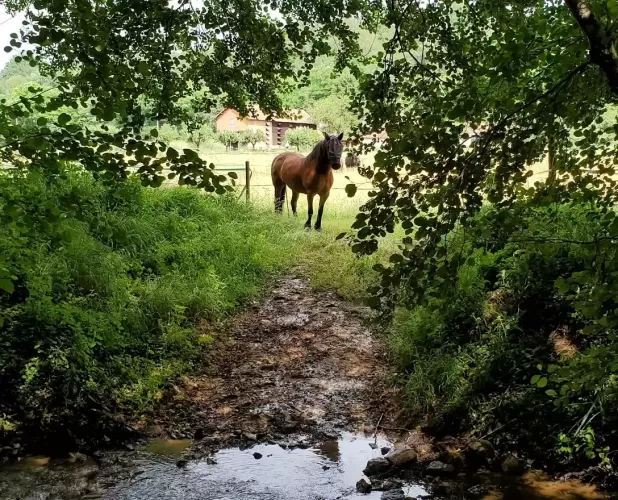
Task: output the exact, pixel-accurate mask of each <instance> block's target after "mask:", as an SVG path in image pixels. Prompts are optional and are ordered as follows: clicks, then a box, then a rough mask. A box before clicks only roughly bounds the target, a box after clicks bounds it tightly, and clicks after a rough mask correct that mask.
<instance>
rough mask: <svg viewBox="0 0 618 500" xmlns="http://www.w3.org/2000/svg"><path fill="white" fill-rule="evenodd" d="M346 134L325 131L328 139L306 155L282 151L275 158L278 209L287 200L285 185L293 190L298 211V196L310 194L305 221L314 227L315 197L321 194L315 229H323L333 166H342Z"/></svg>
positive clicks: (294, 205) (293, 209)
mask: <svg viewBox="0 0 618 500" xmlns="http://www.w3.org/2000/svg"><path fill="white" fill-rule="evenodd" d="M341 139H343V134H339V135H328V134H327V133H324V140H322V141H320V142H318V143H317V144H316V146H315V147H314V148H313V151H311V153H309V154H308V155H307V157H304V156H303V155H301V154H298V153H281V154H280V155H279V156H277V157H276V158H275V159H274V160H273V164H272V166H271V174H272V178H273V185H274V186H275V211H276V212H279V213H281V210H282V209H283V202H284V201H285V189H286V186H288V187H289V188H290V189H291V190H292V200H291V205H292V212H293V213H294V215H296V204H297V203H298V196H299V195H300V194H301V193H302V194H306V195H307V205H308V212H309V218H308V219H307V222H305V228H306V229H311V217H312V216H313V198H314V197H315V195H316V194H317V195H318V196H319V197H320V206H319V208H318V218H317V220H316V221H315V229H316V231H319V230H320V229H322V214H323V213H324V203H326V200H327V199H328V195H329V193H330V188H332V187H333V182H334V177H333V170H338V169H339V168H340V167H341V151H342V150H343V144H341Z"/></svg>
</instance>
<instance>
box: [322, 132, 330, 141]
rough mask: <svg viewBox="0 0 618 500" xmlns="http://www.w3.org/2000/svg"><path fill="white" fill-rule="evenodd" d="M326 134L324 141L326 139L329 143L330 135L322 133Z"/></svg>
mask: <svg viewBox="0 0 618 500" xmlns="http://www.w3.org/2000/svg"><path fill="white" fill-rule="evenodd" d="M322 133H323V134H324V139H326V140H327V141H328V139H330V135H328V134H327V133H326V132H324V131H323V132H322Z"/></svg>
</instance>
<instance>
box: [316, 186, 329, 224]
mask: <svg viewBox="0 0 618 500" xmlns="http://www.w3.org/2000/svg"><path fill="white" fill-rule="evenodd" d="M329 194H330V192H329V191H327V192H326V193H324V194H321V195H320V206H319V208H318V218H317V220H316V221H315V230H316V231H320V230H321V229H322V214H323V213H324V203H326V200H328V195H329Z"/></svg>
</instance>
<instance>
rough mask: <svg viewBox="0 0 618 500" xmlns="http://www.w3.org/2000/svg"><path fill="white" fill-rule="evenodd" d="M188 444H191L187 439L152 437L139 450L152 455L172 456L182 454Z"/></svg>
mask: <svg viewBox="0 0 618 500" xmlns="http://www.w3.org/2000/svg"><path fill="white" fill-rule="evenodd" d="M189 446H191V440H189V439H152V440H150V441H148V443H146V445H145V446H143V447H142V448H141V450H142V451H146V452H148V453H152V454H153V455H161V456H167V457H173V456H178V455H182V453H183V452H184V451H185V450H186V449H187V448H189Z"/></svg>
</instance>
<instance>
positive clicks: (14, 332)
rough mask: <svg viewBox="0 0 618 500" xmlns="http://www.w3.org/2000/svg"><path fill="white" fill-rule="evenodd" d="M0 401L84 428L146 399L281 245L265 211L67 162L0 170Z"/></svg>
mask: <svg viewBox="0 0 618 500" xmlns="http://www.w3.org/2000/svg"><path fill="white" fill-rule="evenodd" d="M0 193H2V197H1V198H0V217H1V218H2V220H3V224H2V225H1V226H0V255H1V256H2V260H1V261H0V274H2V273H4V274H3V276H0V278H1V279H2V282H1V283H0V285H2V287H1V288H2V289H3V290H2V289H0V345H1V346H2V348H1V349H0V415H2V419H3V420H2V426H3V428H5V429H8V428H14V429H18V430H20V431H24V430H32V429H34V430H37V431H41V430H53V429H58V428H64V429H72V431H71V432H72V433H73V435H79V434H80V433H82V434H88V435H89V436H91V437H92V435H93V434H94V430H93V429H94V428H98V427H100V426H102V425H105V423H109V422H110V421H112V420H113V418H112V417H114V415H117V414H122V413H134V412H140V411H144V410H147V409H148V408H149V407H151V405H152V404H153V402H154V401H156V400H157V398H158V397H159V396H160V395H161V391H162V390H163V389H164V388H165V387H166V385H167V384H168V383H169V382H170V381H171V380H173V379H174V378H176V377H178V376H179V375H180V374H182V373H185V372H186V371H187V370H189V369H190V368H191V367H192V366H194V364H195V362H196V360H197V358H198V356H199V354H200V352H201V351H202V350H203V349H207V348H208V344H209V342H204V341H203V339H201V338H199V337H198V335H197V333H196V328H195V326H196V324H198V323H202V324H204V326H205V327H206V326H207V325H208V324H212V323H214V322H217V321H220V320H221V319H223V318H224V317H225V316H226V315H228V314H230V313H233V312H234V311H236V310H237V308H238V307H239V306H241V305H242V304H243V303H244V302H245V301H246V300H247V299H248V298H250V297H252V296H254V295H255V294H256V293H258V292H259V290H260V289H261V287H262V285H263V284H264V281H265V280H266V279H267V278H268V276H270V274H271V273H273V272H274V271H275V270H277V269H278V268H279V267H280V266H287V265H288V264H289V262H290V259H291V258H292V256H293V252H290V251H289V249H290V241H289V240H288V238H287V233H286V232H285V231H282V226H281V224H280V223H279V224H278V223H276V222H275V219H274V216H271V215H267V214H264V213H261V212H260V211H259V210H257V209H251V208H249V207H246V206H244V205H241V204H237V203H236V202H235V201H234V200H233V199H231V198H225V197H223V198H220V197H219V198H216V197H212V196H210V195H204V194H201V193H200V192H198V191H195V190H191V189H186V188H175V189H167V190H151V189H149V188H144V187H142V186H141V185H140V184H139V183H138V182H137V181H133V180H130V181H128V182H126V183H124V184H113V185H109V184H104V183H102V182H100V181H97V180H95V179H94V178H93V177H92V175H91V174H87V173H84V172H80V171H76V170H71V169H67V170H65V171H64V172H61V175H59V176H53V177H52V176H46V175H44V174H43V173H40V172H37V171H34V170H33V171H30V172H28V173H22V172H19V171H13V172H11V171H5V172H3V173H2V174H1V175H0Z"/></svg>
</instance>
